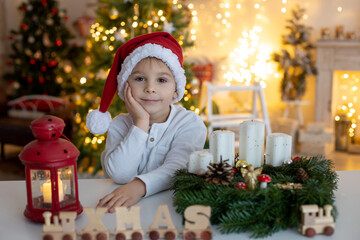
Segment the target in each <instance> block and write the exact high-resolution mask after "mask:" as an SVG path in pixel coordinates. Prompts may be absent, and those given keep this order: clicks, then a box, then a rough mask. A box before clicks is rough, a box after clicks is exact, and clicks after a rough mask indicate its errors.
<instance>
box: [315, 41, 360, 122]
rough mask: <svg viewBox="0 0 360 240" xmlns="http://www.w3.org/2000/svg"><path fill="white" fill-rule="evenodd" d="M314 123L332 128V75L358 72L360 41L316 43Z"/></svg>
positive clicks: (359, 68) (333, 107)
mask: <svg viewBox="0 0 360 240" xmlns="http://www.w3.org/2000/svg"><path fill="white" fill-rule="evenodd" d="M316 55H317V56H316V67H317V71H318V73H317V76H316V95H315V114H314V117H315V121H316V122H324V123H326V125H328V126H332V123H333V121H332V120H333V119H332V118H333V116H332V113H334V112H335V106H333V104H332V96H333V94H332V93H333V91H335V90H336V89H333V73H334V71H337V70H344V71H360V41H350V40H349V41H347V40H341V41H340V40H339V41H336V40H320V41H318V42H317V43H316Z"/></svg>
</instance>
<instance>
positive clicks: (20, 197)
mask: <svg viewBox="0 0 360 240" xmlns="http://www.w3.org/2000/svg"><path fill="white" fill-rule="evenodd" d="M337 173H338V175H339V183H338V190H337V192H336V193H335V194H336V206H337V208H338V211H339V216H338V218H337V221H336V226H335V233H334V235H332V236H331V237H326V236H325V235H322V234H319V235H316V236H315V237H314V238H313V239H328V240H331V239H341V240H355V239H360V208H359V207H358V204H359V203H360V188H359V186H358V184H359V182H360V171H340V172H337ZM116 187H117V185H115V184H113V182H112V181H111V180H109V179H86V180H79V195H80V202H81V204H82V205H83V206H84V207H95V206H96V204H97V202H98V200H99V199H100V198H101V197H103V196H104V195H105V194H107V193H109V192H111V191H112V190H113V189H115V188H116ZM0 192H1V197H0V239H7V240H20V239H27V240H41V234H42V226H43V225H42V224H41V223H34V222H31V221H29V220H27V219H26V218H25V217H24V214H23V212H24V209H25V206H26V187H25V181H0ZM160 204H167V205H168V207H169V210H170V214H171V217H172V220H173V222H174V225H175V226H176V227H177V229H178V231H179V232H182V229H183V224H182V216H181V215H179V214H177V213H176V212H175V208H174V207H173V204H172V192H171V191H165V192H161V193H159V194H156V195H154V196H151V197H148V198H145V199H142V200H141V201H140V202H139V203H138V204H137V205H139V206H140V207H141V209H140V213H141V226H142V227H143V229H144V231H146V232H147V231H148V228H149V227H150V225H151V223H152V221H153V218H154V217H155V213H156V210H157V207H158V206H159V205H160ZM103 223H104V225H105V226H106V227H107V228H108V229H109V231H110V233H112V232H114V229H115V226H116V220H115V214H106V215H105V216H104V217H103ZM87 224H88V219H87V217H86V215H85V213H82V214H81V215H80V216H79V217H78V218H77V219H76V229H77V231H78V232H80V231H81V230H82V229H83V228H85V227H86V226H87ZM213 234H214V237H213V239H215V240H218V239H220V240H223V239H224V240H226V239H229V240H230V239H232V240H233V239H249V236H250V233H241V234H228V235H222V234H220V232H219V231H218V230H217V229H216V226H213ZM110 239H114V237H113V236H112V237H110ZM144 239H148V235H146V236H145V237H144ZM178 239H182V238H178ZM266 239H277V240H282V239H283V240H285V239H286V240H288V239H303V240H304V239H307V238H306V237H304V236H303V235H301V234H300V233H299V232H298V231H297V230H296V229H288V230H286V231H280V232H278V233H275V234H273V235H272V236H271V237H268V238H266Z"/></svg>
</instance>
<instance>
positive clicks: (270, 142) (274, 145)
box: [266, 133, 291, 166]
mask: <svg viewBox="0 0 360 240" xmlns="http://www.w3.org/2000/svg"><path fill="white" fill-rule="evenodd" d="M288 159H291V136H290V135H287V134H285V133H273V134H270V135H269V136H266V164H269V165H272V166H280V165H281V164H282V163H283V162H284V161H285V160H288Z"/></svg>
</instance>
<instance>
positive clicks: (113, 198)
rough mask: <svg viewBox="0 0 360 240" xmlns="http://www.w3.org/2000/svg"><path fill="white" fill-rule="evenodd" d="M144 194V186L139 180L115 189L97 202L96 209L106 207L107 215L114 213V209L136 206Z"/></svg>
mask: <svg viewBox="0 0 360 240" xmlns="http://www.w3.org/2000/svg"><path fill="white" fill-rule="evenodd" d="M145 193H146V186H145V183H144V182H143V181H141V180H140V179H138V178H137V179H135V180H134V181H132V182H130V183H128V184H125V185H123V186H120V187H118V188H116V189H115V190H114V191H113V192H112V193H110V194H107V195H106V196H105V197H103V198H102V199H100V200H99V203H98V204H97V206H96V207H107V208H108V212H109V213H114V212H115V207H121V206H124V207H130V206H132V205H134V204H136V203H137V202H138V201H139V200H140V199H141V198H142V197H143V196H145Z"/></svg>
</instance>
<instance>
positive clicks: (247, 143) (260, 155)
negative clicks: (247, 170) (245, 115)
mask: <svg viewBox="0 0 360 240" xmlns="http://www.w3.org/2000/svg"><path fill="white" fill-rule="evenodd" d="M264 141H265V124H264V122H261V121H256V120H248V121H244V122H242V123H241V124H240V136H239V159H242V160H246V161H247V162H248V163H249V164H252V165H254V167H256V168H257V167H261V166H262V165H263V161H264Z"/></svg>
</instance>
